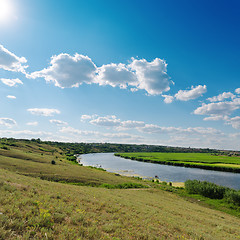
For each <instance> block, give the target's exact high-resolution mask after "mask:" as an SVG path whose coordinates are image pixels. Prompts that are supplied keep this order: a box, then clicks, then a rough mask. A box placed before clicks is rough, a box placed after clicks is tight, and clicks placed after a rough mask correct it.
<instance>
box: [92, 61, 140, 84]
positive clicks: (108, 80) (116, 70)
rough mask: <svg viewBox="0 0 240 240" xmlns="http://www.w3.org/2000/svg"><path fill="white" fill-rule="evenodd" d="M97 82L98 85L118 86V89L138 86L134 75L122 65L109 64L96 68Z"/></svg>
mask: <svg viewBox="0 0 240 240" xmlns="http://www.w3.org/2000/svg"><path fill="white" fill-rule="evenodd" d="M97 82H98V83H99V85H110V86H112V87H116V86H119V87H120V88H127V86H128V85H132V86H136V85H137V84H138V80H137V76H136V74H135V73H134V72H132V71H131V70H130V69H128V68H127V67H126V66H125V65H124V64H122V63H120V64H115V63H111V64H107V65H103V66H102V67H100V68H98V76H97Z"/></svg>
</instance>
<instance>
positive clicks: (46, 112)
mask: <svg viewBox="0 0 240 240" xmlns="http://www.w3.org/2000/svg"><path fill="white" fill-rule="evenodd" d="M27 111H28V112H30V113H31V114H33V115H39V116H45V117H49V116H53V115H54V114H60V111H59V110H57V109H52V108H29V109H27Z"/></svg>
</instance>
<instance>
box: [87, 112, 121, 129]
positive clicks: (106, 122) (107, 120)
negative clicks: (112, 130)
mask: <svg viewBox="0 0 240 240" xmlns="http://www.w3.org/2000/svg"><path fill="white" fill-rule="evenodd" d="M90 123H91V124H94V125H99V126H105V127H116V126H120V124H121V121H120V119H117V117H116V116H115V115H111V116H105V117H98V118H96V119H93V120H91V121H90Z"/></svg>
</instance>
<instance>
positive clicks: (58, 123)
mask: <svg viewBox="0 0 240 240" xmlns="http://www.w3.org/2000/svg"><path fill="white" fill-rule="evenodd" d="M49 122H50V123H53V124H56V125H57V126H64V125H68V123H67V122H64V121H61V120H57V119H50V120H49Z"/></svg>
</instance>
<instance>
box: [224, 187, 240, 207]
mask: <svg viewBox="0 0 240 240" xmlns="http://www.w3.org/2000/svg"><path fill="white" fill-rule="evenodd" d="M224 198H225V199H226V200H227V201H228V202H231V203H234V204H237V205H239V206H240V191H235V190H229V191H226V193H225V195H224Z"/></svg>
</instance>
